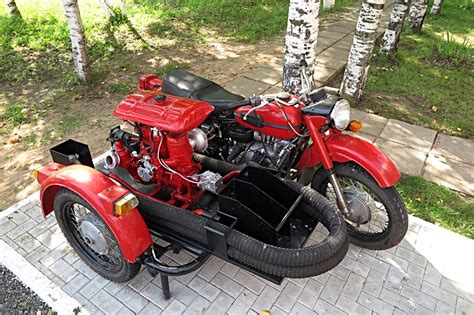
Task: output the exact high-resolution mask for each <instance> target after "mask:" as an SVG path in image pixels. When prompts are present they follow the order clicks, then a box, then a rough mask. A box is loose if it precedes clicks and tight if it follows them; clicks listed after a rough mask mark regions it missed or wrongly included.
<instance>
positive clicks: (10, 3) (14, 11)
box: [6, 0, 21, 18]
mask: <svg viewBox="0 0 474 315" xmlns="http://www.w3.org/2000/svg"><path fill="white" fill-rule="evenodd" d="M6 2H7V8H8V12H10V14H11V15H13V16H17V17H20V18H21V14H20V10H18V7H17V6H16V3H15V0H6Z"/></svg>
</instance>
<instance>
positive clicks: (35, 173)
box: [33, 169, 39, 180]
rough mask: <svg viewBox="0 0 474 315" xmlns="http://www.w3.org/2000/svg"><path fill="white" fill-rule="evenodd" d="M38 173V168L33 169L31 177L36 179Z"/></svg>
mask: <svg viewBox="0 0 474 315" xmlns="http://www.w3.org/2000/svg"><path fill="white" fill-rule="evenodd" d="M38 174H39V171H38V169H35V170H33V177H34V178H35V179H36V180H38Z"/></svg>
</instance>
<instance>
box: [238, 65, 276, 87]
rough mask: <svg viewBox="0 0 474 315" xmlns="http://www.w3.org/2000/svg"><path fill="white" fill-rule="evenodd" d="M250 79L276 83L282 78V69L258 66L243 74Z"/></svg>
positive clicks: (271, 83)
mask: <svg viewBox="0 0 474 315" xmlns="http://www.w3.org/2000/svg"><path fill="white" fill-rule="evenodd" d="M242 75H243V76H244V77H246V78H248V79H252V80H255V81H259V82H263V83H266V84H270V85H273V84H276V83H278V82H280V81H281V80H282V72H281V70H279V71H278V70H273V69H269V68H265V67H258V68H255V69H253V70H251V71H249V72H245V73H244V74H242Z"/></svg>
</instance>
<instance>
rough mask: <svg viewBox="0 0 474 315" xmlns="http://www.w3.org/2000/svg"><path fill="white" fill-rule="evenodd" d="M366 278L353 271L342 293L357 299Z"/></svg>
mask: <svg viewBox="0 0 474 315" xmlns="http://www.w3.org/2000/svg"><path fill="white" fill-rule="evenodd" d="M364 282H365V279H364V278H363V277H361V276H359V275H357V274H355V273H351V274H350V275H349V278H348V279H347V281H346V284H345V285H344V288H343V289H342V294H343V295H345V296H347V297H348V298H350V299H351V300H353V301H357V298H358V297H359V294H360V292H361V291H362V287H363V286H364Z"/></svg>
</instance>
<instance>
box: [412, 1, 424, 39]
mask: <svg viewBox="0 0 474 315" xmlns="http://www.w3.org/2000/svg"><path fill="white" fill-rule="evenodd" d="M427 7H428V0H412V1H411V6H410V13H409V15H408V24H409V26H410V29H411V30H412V31H413V32H415V33H417V32H420V31H421V28H422V27H423V21H424V20H425V15H426V9H427Z"/></svg>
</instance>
